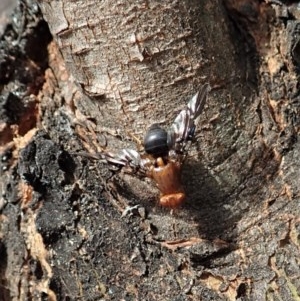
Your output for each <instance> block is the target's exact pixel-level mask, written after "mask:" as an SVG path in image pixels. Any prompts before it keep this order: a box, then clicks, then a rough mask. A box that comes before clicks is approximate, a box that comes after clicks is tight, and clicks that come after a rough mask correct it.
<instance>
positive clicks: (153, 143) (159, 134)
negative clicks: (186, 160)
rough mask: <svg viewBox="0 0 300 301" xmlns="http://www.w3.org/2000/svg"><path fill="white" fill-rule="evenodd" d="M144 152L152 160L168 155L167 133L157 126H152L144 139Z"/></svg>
mask: <svg viewBox="0 0 300 301" xmlns="http://www.w3.org/2000/svg"><path fill="white" fill-rule="evenodd" d="M144 147H145V152H146V153H147V154H149V155H152V156H153V157H154V158H158V157H165V156H167V155H168V153H169V146H168V133H167V131H166V130H165V129H163V128H161V127H160V126H159V125H158V124H152V125H151V126H150V127H149V129H148V131H147V133H146V135H145V138H144Z"/></svg>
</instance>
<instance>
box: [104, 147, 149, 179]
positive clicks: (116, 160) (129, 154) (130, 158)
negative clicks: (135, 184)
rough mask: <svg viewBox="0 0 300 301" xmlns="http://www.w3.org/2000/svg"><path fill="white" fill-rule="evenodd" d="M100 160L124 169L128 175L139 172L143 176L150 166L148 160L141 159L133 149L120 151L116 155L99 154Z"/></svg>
mask: <svg viewBox="0 0 300 301" xmlns="http://www.w3.org/2000/svg"><path fill="white" fill-rule="evenodd" d="M100 158H101V159H102V160H105V161H106V162H108V163H110V164H112V165H115V166H118V167H121V168H123V167H124V168H125V171H127V172H129V173H135V172H139V173H140V174H142V175H144V174H145V173H146V171H147V166H149V165H150V163H151V162H150V159H148V158H147V157H146V158H142V157H141V155H140V154H139V153H138V152H137V151H135V150H133V149H122V150H121V151H120V152H119V153H118V154H113V153H101V154H100Z"/></svg>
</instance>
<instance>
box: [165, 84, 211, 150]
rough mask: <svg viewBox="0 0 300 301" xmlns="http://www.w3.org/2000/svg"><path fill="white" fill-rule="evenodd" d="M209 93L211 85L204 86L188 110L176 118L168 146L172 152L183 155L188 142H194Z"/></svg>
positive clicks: (193, 98)
mask: <svg viewBox="0 0 300 301" xmlns="http://www.w3.org/2000/svg"><path fill="white" fill-rule="evenodd" d="M209 91H210V86H209V84H208V83H206V84H204V85H203V86H202V87H201V89H200V90H199V91H198V92H197V93H196V94H195V95H194V96H193V97H192V99H191V100H190V101H189V102H188V104H187V106H186V108H184V109H183V110H182V111H181V112H180V113H179V115H178V116H177V117H176V118H175V120H174V122H173V124H172V125H171V127H170V129H169V131H168V145H169V149H170V150H174V151H175V152H177V153H182V152H183V151H184V149H185V146H186V144H187V142H188V141H192V140H193V138H194V135H195V130H196V122H197V118H198V117H199V115H200V114H201V112H202V110H203V107H204V104H205V101H206V98H207V94H208V92H209Z"/></svg>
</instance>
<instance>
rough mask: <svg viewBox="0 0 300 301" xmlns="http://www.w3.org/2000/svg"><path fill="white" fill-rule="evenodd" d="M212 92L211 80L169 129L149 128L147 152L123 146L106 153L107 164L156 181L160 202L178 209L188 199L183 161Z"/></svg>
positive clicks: (154, 125)
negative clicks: (183, 180) (198, 120)
mask: <svg viewBox="0 0 300 301" xmlns="http://www.w3.org/2000/svg"><path fill="white" fill-rule="evenodd" d="M209 91H210V86H209V84H208V83H206V84H204V85H203V86H202V87H201V88H200V90H199V91H198V92H197V93H196V94H195V95H194V96H193V97H192V98H191V99H190V101H189V102H188V104H187V106H186V107H185V108H184V109H183V110H182V111H181V112H180V113H179V114H178V116H177V117H176V118H175V120H174V122H173V123H172V125H171V127H170V128H169V129H167V130H165V129H164V128H162V127H160V126H159V125H158V124H153V125H151V126H150V127H149V129H148V131H147V133H146V135H145V137H144V150H145V153H144V154H140V153H139V152H138V151H136V150H133V149H122V150H121V151H120V153H119V154H112V153H109V152H108V153H102V154H101V155H100V158H101V159H103V160H104V161H106V162H107V163H110V164H113V165H116V166H119V167H121V168H125V169H126V170H127V172H128V173H138V174H140V175H142V176H145V177H148V178H151V179H153V180H154V182H156V184H157V187H158V189H159V191H160V204H161V205H162V206H164V207H170V208H175V207H178V206H179V205H181V204H182V203H183V201H184V199H185V192H184V189H183V187H182V184H181V169H182V164H183V162H184V160H185V158H186V156H187V152H188V145H190V144H191V143H192V142H193V141H194V140H195V131H196V124H197V119H198V117H199V115H200V114H201V112H202V110H203V107H204V104H205V102H206V98H207V94H208V92H209Z"/></svg>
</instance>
